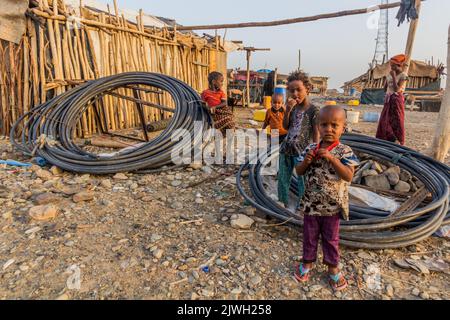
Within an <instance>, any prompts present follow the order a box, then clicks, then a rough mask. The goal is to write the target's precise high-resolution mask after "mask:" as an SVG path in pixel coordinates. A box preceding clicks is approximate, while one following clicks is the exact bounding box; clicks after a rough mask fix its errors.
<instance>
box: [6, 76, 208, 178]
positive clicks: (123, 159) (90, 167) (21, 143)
mask: <svg viewBox="0 0 450 320" xmlns="http://www.w3.org/2000/svg"><path fill="white" fill-rule="evenodd" d="M129 85H146V86H152V87H155V88H158V89H160V90H163V91H166V92H168V93H169V94H170V95H171V97H172V99H173V101H174V103H175V111H174V114H173V117H172V118H171V121H170V123H169V124H168V126H167V128H166V129H165V130H164V131H163V132H162V133H161V134H160V135H159V136H158V137H156V138H155V139H153V140H151V141H149V142H147V143H143V144H142V145H140V146H139V147H137V148H135V149H133V150H129V151H125V152H123V153H122V154H118V155H115V156H113V157H102V156H98V155H96V154H93V153H89V152H86V151H84V150H82V149H81V148H80V147H79V146H77V145H76V144H75V143H74V141H73V138H74V137H73V132H74V131H75V127H76V125H77V122H78V121H79V119H80V117H81V116H82V114H83V113H84V112H85V111H86V109H87V107H88V105H89V104H90V103H91V102H92V101H94V100H95V99H97V98H98V97H99V96H101V95H102V94H104V93H105V92H109V91H112V90H114V89H117V88H120V87H124V86H129ZM196 121H198V122H200V123H202V125H203V128H204V130H206V129H208V128H210V127H211V126H212V118H211V116H210V114H209V112H207V110H205V109H204V108H203V106H202V103H201V98H200V96H199V95H198V94H197V92H196V91H195V90H194V89H192V88H191V87H190V86H188V85H187V84H186V83H184V82H182V81H180V80H178V79H175V78H172V77H169V76H166V75H162V74H156V73H147V72H128V73H122V74H117V75H113V76H110V77H105V78H101V79H97V80H93V81H89V82H87V83H85V84H83V85H80V86H77V87H75V88H74V89H72V90H70V91H67V92H65V93H63V94H61V95H59V96H57V97H55V98H53V99H52V100H49V101H47V102H46V103H44V104H42V105H40V106H37V107H36V108H34V109H33V110H32V111H30V112H29V113H27V114H25V115H23V116H22V117H21V118H20V119H19V120H18V121H17V122H16V123H15V124H14V125H13V127H12V130H11V134H10V138H11V142H12V143H13V145H14V147H15V148H16V149H17V150H19V151H22V152H23V153H25V154H28V155H29V154H31V153H32V152H33V150H36V152H37V153H36V156H40V157H43V158H44V159H46V160H47V161H48V162H49V163H50V164H52V165H56V166H58V167H60V168H62V169H64V170H67V171H73V172H79V173H93V174H109V173H117V172H131V171H138V170H139V171H141V170H143V171H145V172H156V171H158V170H161V168H167V167H173V166H174V165H173V162H172V159H171V154H172V151H174V152H175V151H179V150H186V149H184V148H187V150H191V149H192V145H193V143H202V141H203V140H202V138H203V139H204V140H205V139H206V140H207V139H208V137H203V131H202V130H194V122H196ZM19 127H21V128H23V129H22V133H21V134H20V136H19V138H18V139H17V140H16V135H17V129H18V128H19ZM175 129H185V130H187V131H188V132H190V133H191V138H192V139H191V140H189V141H187V139H180V140H181V141H179V140H178V141H172V137H171V136H172V133H173V131H174V130H175ZM197 131H198V132H197ZM42 135H44V137H47V138H51V139H54V140H55V141H57V143H56V144H54V143H49V142H48V141H46V142H45V145H44V146H43V148H36V145H37V144H38V143H39V141H38V140H39V138H40V137H41V136H42Z"/></svg>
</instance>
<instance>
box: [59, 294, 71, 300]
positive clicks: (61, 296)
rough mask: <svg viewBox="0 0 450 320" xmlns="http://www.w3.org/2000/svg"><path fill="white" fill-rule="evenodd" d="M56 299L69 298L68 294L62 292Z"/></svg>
mask: <svg viewBox="0 0 450 320" xmlns="http://www.w3.org/2000/svg"><path fill="white" fill-rule="evenodd" d="M56 300H69V296H68V295H67V294H65V293H64V294H62V295H60V296H59V297H57V298H56Z"/></svg>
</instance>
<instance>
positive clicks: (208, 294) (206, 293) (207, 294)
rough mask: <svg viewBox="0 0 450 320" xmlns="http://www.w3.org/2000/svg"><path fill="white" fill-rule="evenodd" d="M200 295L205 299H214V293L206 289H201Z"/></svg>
mask: <svg viewBox="0 0 450 320" xmlns="http://www.w3.org/2000/svg"><path fill="white" fill-rule="evenodd" d="M201 295H202V296H204V297H206V298H212V297H214V292H213V291H211V290H208V289H202V291H201Z"/></svg>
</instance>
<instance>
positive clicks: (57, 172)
mask: <svg viewBox="0 0 450 320" xmlns="http://www.w3.org/2000/svg"><path fill="white" fill-rule="evenodd" d="M50 172H51V173H52V174H53V175H55V176H59V175H62V174H63V173H64V171H63V169H61V168H60V167H57V166H52V167H51V168H50Z"/></svg>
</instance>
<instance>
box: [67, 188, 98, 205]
mask: <svg viewBox="0 0 450 320" xmlns="http://www.w3.org/2000/svg"><path fill="white" fill-rule="evenodd" d="M93 199H94V193H93V192H92V191H81V192H79V193H77V194H75V195H74V196H73V197H72V200H73V202H75V203H78V202H83V201H91V200H93Z"/></svg>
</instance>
